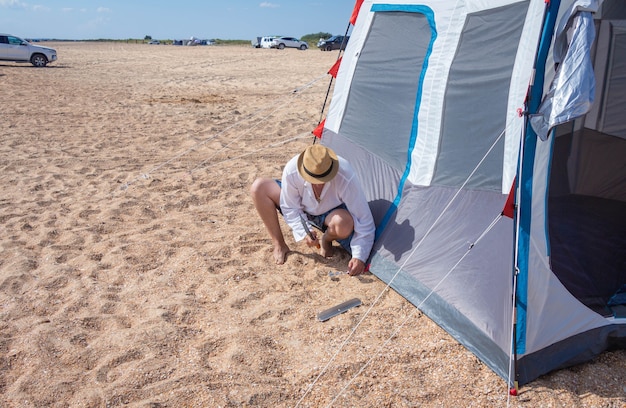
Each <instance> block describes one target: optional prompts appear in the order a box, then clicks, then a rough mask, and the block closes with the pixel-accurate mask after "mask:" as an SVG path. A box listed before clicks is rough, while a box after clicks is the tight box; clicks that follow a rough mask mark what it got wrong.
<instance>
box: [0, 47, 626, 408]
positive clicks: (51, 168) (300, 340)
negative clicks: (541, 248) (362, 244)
mask: <svg viewBox="0 0 626 408" xmlns="http://www.w3.org/2000/svg"><path fill="white" fill-rule="evenodd" d="M52 45H53V46H54V47H56V48H57V50H58V54H59V60H58V62H56V63H54V64H52V65H51V66H50V67H48V68H45V69H36V68H33V67H31V66H30V65H25V64H13V63H0V101H1V105H0V106H2V109H1V112H0V117H1V120H0V138H1V139H0V140H1V142H0V149H1V152H0V180H1V181H0V183H1V185H2V195H1V196H0V226H1V231H2V233H1V238H0V239H1V241H0V317H1V318H0V406H2V407H49V406H50V407H117V406H129V407H297V406H300V407H321V406H335V407H357V406H358V407H470V406H471V407H496V406H498V407H503V406H507V405H508V406H512V407H625V406H626V351H624V350H619V351H614V352H607V353H604V354H602V355H601V356H600V357H599V358H597V359H595V360H594V361H592V362H590V363H587V364H583V365H580V366H576V367H573V368H570V369H564V370H561V371H558V372H555V373H552V374H549V375H547V376H545V377H542V378H540V379H538V380H536V381H534V382H533V383H531V384H529V385H527V386H525V387H522V388H521V389H520V393H519V396H517V397H509V396H508V393H507V385H506V382H505V381H504V380H502V379H501V378H500V377H498V376H497V375H495V374H494V373H493V372H492V371H491V370H490V369H489V368H487V367H486V366H485V365H484V364H482V363H481V362H480V361H479V360H478V359H477V358H476V357H474V356H473V355H472V354H471V353H470V352H469V351H467V350H466V349H465V348H463V347H462V346H460V345H459V344H458V343H457V342H456V341H455V340H454V339H453V338H452V337H450V336H449V335H448V334H446V333H445V332H444V331H443V330H441V329H440V328H439V327H438V326H436V325H435V324H434V323H433V322H432V321H430V320H429V319H428V318H427V317H425V316H423V315H422V314H421V313H419V312H418V311H417V309H416V308H415V307H414V306H412V305H411V304H410V303H408V302H407V301H406V300H404V299H403V298H402V297H400V296H399V295H397V294H396V293H395V292H393V291H390V290H386V288H385V285H384V284H383V283H382V282H381V281H380V280H378V279H377V278H376V277H375V276H374V275H371V274H367V275H363V276H360V277H349V276H346V275H343V276H339V277H337V278H332V279H331V278H330V277H329V276H328V273H329V271H336V270H343V269H344V268H345V267H346V265H347V262H348V257H347V255H346V254H345V253H339V254H337V255H336V256H335V257H334V258H332V259H323V258H321V257H320V256H319V255H318V254H316V253H315V251H314V250H312V249H309V248H308V247H306V246H305V245H304V244H302V243H294V242H293V238H292V236H291V233H290V232H289V230H288V228H287V227H286V226H285V225H284V223H283V224H281V225H282V227H283V229H284V232H285V234H286V236H287V242H288V244H289V245H290V246H291V249H292V250H293V253H291V254H290V256H289V257H288V259H287V262H286V263H285V265H282V266H276V265H275V264H274V262H273V261H272V255H271V245H270V241H269V239H268V238H267V235H266V233H265V230H264V228H263V225H262V223H261V221H260V220H259V218H258V217H257V215H256V213H255V210H254V207H253V205H252V202H251V200H250V197H249V186H250V184H251V183H252V181H253V180H254V179H255V178H256V177H258V176H269V177H277V176H279V175H280V172H281V169H282V166H283V164H284V163H285V162H286V161H287V160H288V159H289V158H290V157H291V156H293V155H294V154H296V153H298V152H299V151H301V150H302V149H303V148H304V147H305V146H307V145H308V144H310V143H312V141H313V136H312V135H311V131H312V130H313V129H314V128H315V126H316V125H317V123H318V122H319V120H320V118H321V117H322V116H323V115H322V113H321V112H322V107H323V104H324V100H325V97H326V92H327V89H328V87H329V84H330V76H328V75H326V72H327V71H328V69H329V68H330V67H331V66H332V64H333V63H334V61H335V59H336V57H337V54H336V53H335V52H332V53H327V52H320V51H318V50H316V49H311V50H308V51H304V52H302V51H298V50H283V51H278V50H265V49H253V48H251V47H244V46H210V47H176V46H166V45H147V44H125V43H81V42H76V43H69V42H68V43H65V42H64V43H53V44H52ZM352 298H358V299H360V300H361V301H362V302H363V304H362V305H361V306H360V307H357V308H354V309H351V310H349V311H348V312H346V313H344V314H342V315H340V316H336V317H334V318H332V319H330V320H329V321H327V322H324V323H322V322H319V321H318V320H317V317H316V316H317V314H318V313H319V312H320V311H322V310H324V309H326V308H329V307H331V306H334V305H336V304H339V303H341V302H343V301H346V300H349V299H352ZM364 317H365V318H364ZM359 322H361V323H360V324H359ZM355 328H356V329H355Z"/></svg>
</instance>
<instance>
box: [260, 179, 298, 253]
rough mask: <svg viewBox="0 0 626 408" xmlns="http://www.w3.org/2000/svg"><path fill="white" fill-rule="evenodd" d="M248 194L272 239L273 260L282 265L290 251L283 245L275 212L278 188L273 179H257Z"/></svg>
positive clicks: (277, 201) (283, 240)
mask: <svg viewBox="0 0 626 408" xmlns="http://www.w3.org/2000/svg"><path fill="white" fill-rule="evenodd" d="M250 194H251V195H252V201H253V202H254V207H255V208H256V210H257V212H258V213H259V216H260V217H261V220H263V224H265V228H266V229H267V232H268V233H269V235H270V238H271V239H272V244H273V245H274V260H275V261H276V263H277V264H279V265H280V264H283V263H285V259H286V258H287V254H288V253H289V252H290V249H289V247H288V246H287V244H286V243H285V238H284V237H283V232H282V230H281V229H280V224H279V222H278V213H277V211H276V208H277V207H278V206H279V205H280V186H279V185H278V183H276V180H274V179H270V178H258V179H256V180H254V183H252V186H251V187H250Z"/></svg>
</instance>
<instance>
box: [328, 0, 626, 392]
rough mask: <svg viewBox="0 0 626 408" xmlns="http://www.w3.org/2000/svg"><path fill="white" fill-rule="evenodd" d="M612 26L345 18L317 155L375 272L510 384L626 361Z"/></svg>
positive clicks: (582, 21)
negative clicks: (616, 357) (336, 172)
mask: <svg viewBox="0 0 626 408" xmlns="http://www.w3.org/2000/svg"><path fill="white" fill-rule="evenodd" d="M625 19H626V3H625V2H624V1H623V0H605V1H603V2H602V1H598V0H585V1H580V0H578V1H577V0H562V1H558V0H550V1H545V0H521V1H520V0H481V1H478V0H421V1H412V0H387V1H384V2H378V1H375V0H365V1H362V2H361V1H360V0H359V1H357V5H356V6H355V13H354V14H353V20H351V21H355V24H354V27H353V28H352V35H351V37H350V43H349V44H348V46H347V48H346V50H345V53H344V55H343V57H342V60H341V64H340V67H339V71H338V74H337V81H336V83H335V88H334V92H333V97H332V102H331V104H330V107H329V110H328V114H327V117H326V119H325V121H324V122H323V130H322V134H321V141H320V142H321V143H323V144H325V145H328V146H330V147H332V148H333V149H334V150H336V151H337V153H339V154H341V155H344V156H345V157H348V158H349V160H350V161H351V163H352V164H353V166H354V167H355V169H356V170H357V172H358V174H359V177H360V179H361V182H362V184H363V185H364V188H365V189H366V195H367V197H368V199H369V201H370V206H371V208H372V211H373V213H374V217H375V220H376V223H377V240H376V243H375V246H374V249H373V251H372V255H371V260H370V261H371V267H370V268H371V271H372V272H373V273H374V274H376V275H377V276H378V277H380V278H381V279H382V280H383V281H385V282H387V283H389V284H390V286H391V287H392V288H393V289H394V290H396V291H397V292H399V293H400V294H402V295H403V296H404V297H406V298H407V299H408V300H409V301H411V302H412V303H413V304H415V305H416V306H418V307H419V308H420V309H421V310H422V311H424V313H426V314H427V315H428V316H429V317H431V318H432V319H433V320H434V321H435V322H436V323H437V324H439V325H440V326H441V327H443V328H444V329H445V330H446V331H447V332H449V333H450V334H451V335H452V336H453V337H455V338H456V339H457V340H458V341H459V342H460V343H462V344H463V345H464V346H465V347H467V348H468V349H470V350H471V351H472V352H473V353H474V354H475V355H476V356H478V357H479V358H480V359H481V360H482V361H483V362H484V363H485V364H487V365H488V366H489V367H490V368H491V369H493V370H494V371H495V372H496V373H497V374H498V375H500V376H501V377H503V378H504V379H506V380H508V381H510V383H511V385H513V384H514V381H515V382H516V383H518V384H519V385H523V384H525V383H528V382H529V381H532V380H533V379H535V378H537V377H538V376H540V375H542V374H544V373H547V372H549V371H551V370H554V369H557V368H561V367H566V366H569V365H573V364H576V363H579V362H583V361H586V360H589V359H590V358H592V357H593V356H595V355H597V354H598V353H600V352H602V351H603V350H606V349H609V348H613V347H626V311H625V310H626V299H625V298H626V294H624V295H620V293H619V291H620V288H621V289H624V288H626V286H625V285H626V120H625V118H624V115H625V114H626V20H625ZM507 215H508V216H507Z"/></svg>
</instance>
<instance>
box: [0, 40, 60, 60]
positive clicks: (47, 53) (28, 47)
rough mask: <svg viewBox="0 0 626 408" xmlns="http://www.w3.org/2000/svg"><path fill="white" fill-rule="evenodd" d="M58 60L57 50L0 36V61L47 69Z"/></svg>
mask: <svg viewBox="0 0 626 408" xmlns="http://www.w3.org/2000/svg"><path fill="white" fill-rule="evenodd" d="M56 60H57V52H56V50H54V49H52V48H49V47H42V46H40V45H33V44H31V43H29V42H28V41H26V40H23V39H21V38H19V37H16V36H14V35H9V34H0V61H13V62H30V63H31V64H33V65H34V66H36V67H45V66H46V65H47V64H48V63H50V62H53V61H56Z"/></svg>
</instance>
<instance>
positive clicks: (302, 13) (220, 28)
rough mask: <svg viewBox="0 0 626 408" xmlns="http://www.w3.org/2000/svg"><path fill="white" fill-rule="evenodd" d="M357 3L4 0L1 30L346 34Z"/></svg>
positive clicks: (119, 34) (165, 35) (124, 35)
mask: <svg viewBox="0 0 626 408" xmlns="http://www.w3.org/2000/svg"><path fill="white" fill-rule="evenodd" d="M354 3H355V0H270V1H262V0H224V1H215V0H213V1H210V0H209V1H207V0H204V1H202V0H200V1H187V2H174V1H163V0H151V1H146V0H138V1H133V0H97V1H92V0H32V1H31V0H0V32H2V33H6V34H13V35H16V36H18V37H23V38H54V39H67V40H92V39H128V38H144V37H145V36H151V37H152V38H154V39H163V40H166V39H185V38H190V37H191V36H194V37H196V38H204V39H210V38H219V39H224V40H252V39H253V38H256V37H257V36H266V35H282V36H291V37H297V38H300V37H302V36H303V35H306V34H313V33H318V32H327V33H330V34H344V33H345V31H346V28H348V22H349V20H350V15H351V14H352V9H353V7H354Z"/></svg>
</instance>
